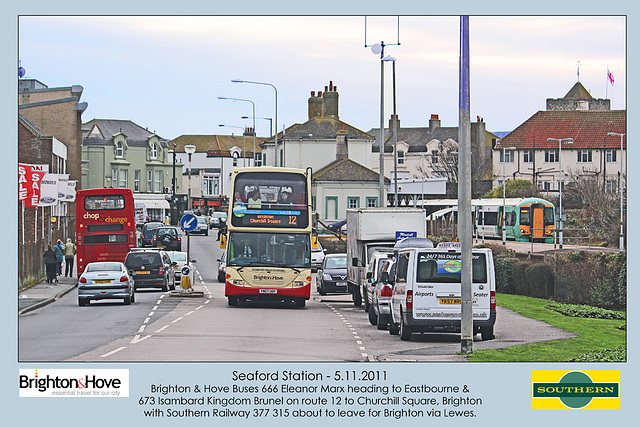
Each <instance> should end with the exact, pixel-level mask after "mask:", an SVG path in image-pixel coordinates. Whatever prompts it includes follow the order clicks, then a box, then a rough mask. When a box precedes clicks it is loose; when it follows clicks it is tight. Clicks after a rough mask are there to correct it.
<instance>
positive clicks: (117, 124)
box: [82, 119, 167, 148]
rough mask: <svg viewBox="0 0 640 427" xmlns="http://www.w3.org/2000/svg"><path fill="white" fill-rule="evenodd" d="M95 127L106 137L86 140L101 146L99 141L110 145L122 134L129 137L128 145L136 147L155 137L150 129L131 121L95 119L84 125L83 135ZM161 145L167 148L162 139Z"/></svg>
mask: <svg viewBox="0 0 640 427" xmlns="http://www.w3.org/2000/svg"><path fill="white" fill-rule="evenodd" d="M94 126H97V127H98V129H99V130H100V133H101V134H102V135H103V136H104V139H102V138H95V137H90V138H86V140H87V141H89V143H92V144H95V145H97V144H99V141H100V140H102V141H108V142H109V143H110V142H111V140H112V137H113V136H114V135H116V134H118V133H120V132H122V133H123V134H125V135H126V136H127V144H129V145H136V142H137V143H139V144H138V145H140V143H143V142H144V143H146V141H147V140H148V139H149V137H150V136H152V135H154V133H153V132H149V130H148V129H145V128H143V127H142V126H139V125H137V124H135V123H134V122H132V121H131V120H118V119H93V120H90V121H88V122H86V123H84V124H83V125H82V131H83V133H85V134H86V133H88V132H90V131H91V130H92V129H93V127H94ZM160 145H162V146H163V147H165V148H166V147H167V143H166V140H164V139H163V138H162V137H160Z"/></svg>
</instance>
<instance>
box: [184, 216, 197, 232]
mask: <svg viewBox="0 0 640 427" xmlns="http://www.w3.org/2000/svg"><path fill="white" fill-rule="evenodd" d="M197 226H198V219H197V218H196V216H195V215H193V214H185V215H183V216H182V218H180V227H182V229H183V230H184V231H193V230H195V229H196V227H197Z"/></svg>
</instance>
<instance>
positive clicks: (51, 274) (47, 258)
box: [42, 243, 58, 283]
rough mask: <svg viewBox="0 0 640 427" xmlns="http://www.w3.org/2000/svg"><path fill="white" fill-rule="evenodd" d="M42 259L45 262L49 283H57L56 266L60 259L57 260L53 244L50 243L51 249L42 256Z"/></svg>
mask: <svg viewBox="0 0 640 427" xmlns="http://www.w3.org/2000/svg"><path fill="white" fill-rule="evenodd" d="M42 259H43V260H44V265H45V270H46V272H47V283H53V282H54V281H56V282H57V281H58V279H56V264H57V263H58V259H57V258H56V253H55V251H54V250H53V248H52V247H51V243H49V247H48V248H47V249H46V250H45V251H44V253H43V254H42Z"/></svg>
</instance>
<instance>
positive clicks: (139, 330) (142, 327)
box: [138, 325, 146, 332]
mask: <svg viewBox="0 0 640 427" xmlns="http://www.w3.org/2000/svg"><path fill="white" fill-rule="evenodd" d="M144 328H146V326H145V325H142V326H140V329H138V332H142V331H144Z"/></svg>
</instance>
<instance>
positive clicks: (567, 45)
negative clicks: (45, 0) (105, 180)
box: [18, 15, 627, 139]
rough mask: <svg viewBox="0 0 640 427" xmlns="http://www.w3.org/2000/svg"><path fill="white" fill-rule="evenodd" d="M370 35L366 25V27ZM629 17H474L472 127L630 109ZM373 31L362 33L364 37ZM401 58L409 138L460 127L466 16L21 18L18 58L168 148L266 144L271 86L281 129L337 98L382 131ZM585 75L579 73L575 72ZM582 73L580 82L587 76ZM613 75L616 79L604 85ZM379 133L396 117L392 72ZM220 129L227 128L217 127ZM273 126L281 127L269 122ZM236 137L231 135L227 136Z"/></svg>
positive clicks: (351, 118)
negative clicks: (550, 114) (590, 108)
mask: <svg viewBox="0 0 640 427" xmlns="http://www.w3.org/2000/svg"><path fill="white" fill-rule="evenodd" d="M365 24H366V25H365ZM626 24H627V22H626V18H625V17H624V16H473V15H472V16H471V18H470V75H471V81H470V97H471V117H472V120H475V119H476V117H477V116H480V117H482V118H483V120H484V121H485V123H486V126H487V129H488V130H490V131H496V132H497V131H510V130H513V129H515V128H516V127H517V126H518V125H520V124H521V123H523V122H524V121H525V120H527V119H528V118H529V117H531V116H532V115H533V114H534V113H535V112H537V111H539V110H544V109H545V106H546V99H547V98H561V97H563V96H564V95H565V94H566V93H567V92H568V91H569V90H570V89H571V88H572V87H573V85H574V84H575V83H576V82H577V81H578V78H579V81H580V82H581V83H582V84H583V85H584V86H585V87H586V88H587V90H589V91H590V93H591V95H592V96H593V97H594V98H605V97H607V98H609V99H611V108H612V109H626V99H625V94H626V74H625V73H626V62H625V61H626ZM365 26H366V31H365ZM381 42H384V44H385V45H386V46H385V52H384V53H385V56H386V55H390V56H392V57H394V58H396V88H397V89H396V108H397V112H398V117H399V119H400V123H401V126H403V127H421V126H428V123H429V118H430V117H431V115H432V114H438V115H439V117H440V119H441V120H442V125H443V126H457V123H458V81H459V77H458V76H459V71H458V57H459V49H460V18H459V17H458V16H400V17H397V16H369V17H366V18H365V16H364V15H359V16H21V17H19V20H18V57H19V61H20V64H21V65H22V67H24V68H25V70H26V77H27V78H34V79H37V80H39V81H41V82H42V83H44V84H46V85H48V86H49V87H63V86H71V85H81V86H82V87H83V88H84V92H83V94H82V99H81V100H82V101H85V102H87V103H88V108H87V110H86V111H85V112H84V113H83V116H82V118H83V121H84V122H86V121H89V120H91V119H94V118H98V119H125V120H132V121H134V122H135V123H137V124H138V125H141V126H143V127H147V128H148V129H149V130H150V131H154V132H156V133H157V134H158V135H160V136H161V137H163V138H166V139H174V138H176V137H178V136H180V135H187V134H231V133H235V134H238V133H240V132H242V129H241V128H243V127H244V126H251V125H252V120H251V119H242V116H249V117H251V116H253V112H252V103H251V102H246V101H229V100H220V99H218V97H220V96H222V97H229V98H240V99H248V100H250V101H252V102H253V105H255V116H256V129H257V134H258V136H269V135H270V128H269V126H270V122H269V120H267V119H266V118H272V123H273V118H274V116H275V94H276V91H275V90H274V88H273V87H271V86H268V85H257V84H238V83H232V82H231V80H232V79H242V80H250V81H257V82H263V83H270V84H272V85H273V86H275V88H276V89H277V97H278V129H279V130H282V128H283V126H284V127H289V126H291V125H293V124H295V123H303V122H305V121H306V120H307V119H308V107H307V105H308V104H307V103H308V99H309V97H310V93H311V91H316V92H317V91H324V88H325V86H327V85H329V82H330V81H331V82H333V84H334V85H335V86H337V90H338V93H339V116H340V119H341V120H343V121H345V122H346V123H348V124H350V125H353V126H355V127H357V128H359V129H361V130H363V131H368V130H370V129H372V128H377V127H379V123H380V86H381V76H380V55H376V54H374V53H373V52H372V49H371V48H370V47H365V45H367V46H370V45H373V44H375V43H378V44H379V43H381ZM578 64H580V65H579V67H578ZM578 69H579V76H578ZM607 69H609V70H610V71H611V73H612V74H613V77H614V84H613V85H611V84H608V83H607V79H606V73H607ZM384 75H385V78H384V86H385V87H384V98H385V103H384V104H385V107H384V110H385V111H384V117H385V119H384V123H385V126H386V124H387V123H388V120H389V117H390V114H391V112H392V105H393V104H392V101H393V90H392V87H393V81H392V66H391V63H386V64H385V71H384ZM219 124H224V125H227V126H226V127H219V126H218V125H219ZM273 124H274V125H275V123H273ZM232 126H235V127H232Z"/></svg>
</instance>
